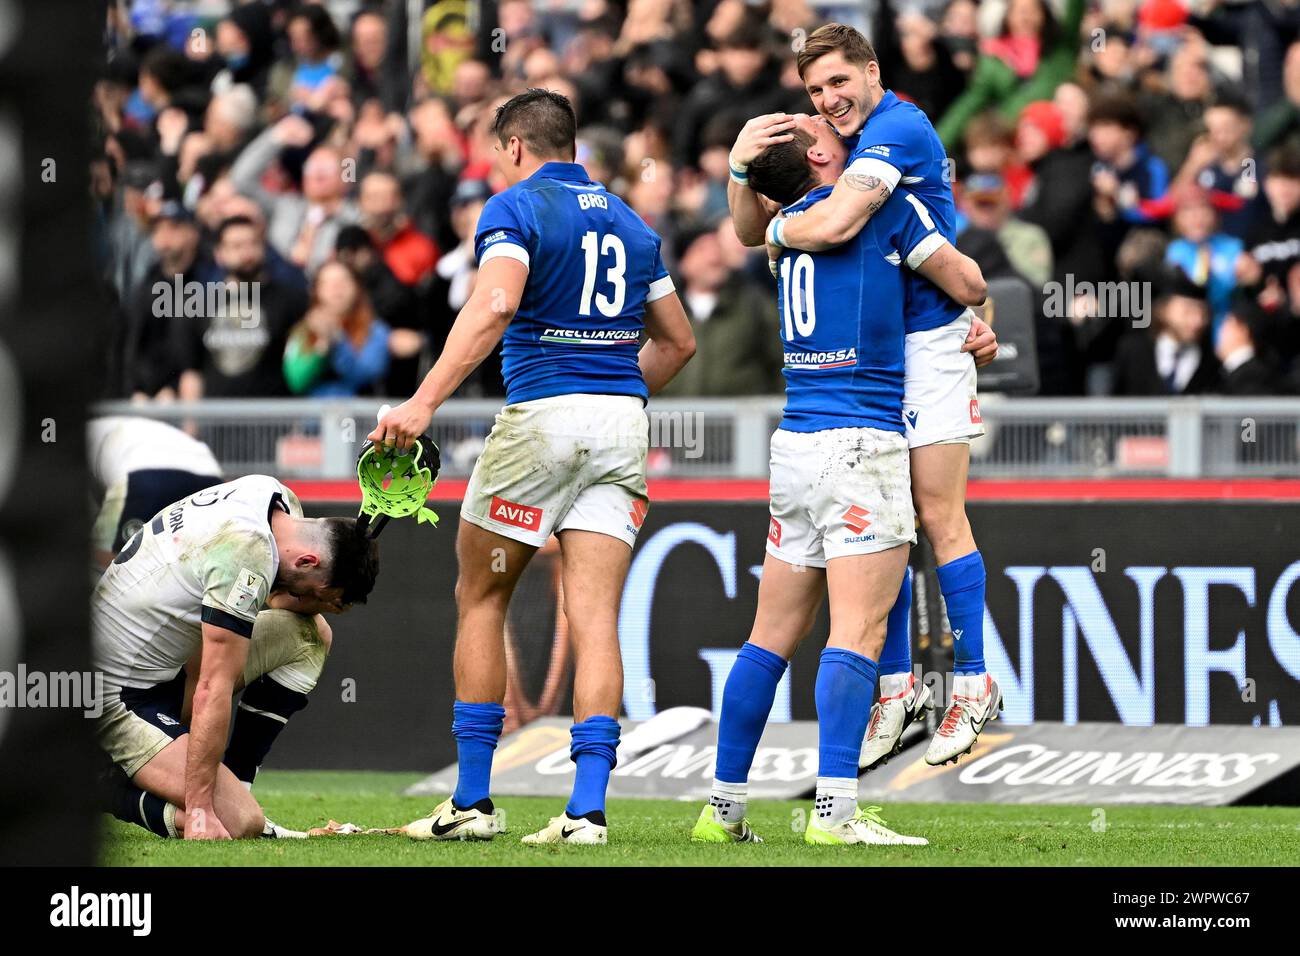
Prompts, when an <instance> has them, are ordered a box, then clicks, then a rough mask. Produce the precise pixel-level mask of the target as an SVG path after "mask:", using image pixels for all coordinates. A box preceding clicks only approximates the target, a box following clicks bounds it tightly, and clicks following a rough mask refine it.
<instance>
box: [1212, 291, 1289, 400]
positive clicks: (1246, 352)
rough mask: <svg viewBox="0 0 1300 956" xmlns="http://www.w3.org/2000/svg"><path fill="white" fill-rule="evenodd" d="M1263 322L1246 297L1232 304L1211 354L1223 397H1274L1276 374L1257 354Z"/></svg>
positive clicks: (1254, 306)
mask: <svg viewBox="0 0 1300 956" xmlns="http://www.w3.org/2000/svg"><path fill="white" fill-rule="evenodd" d="M1267 323H1268V319H1267V317H1266V316H1265V315H1264V312H1263V310H1262V309H1260V307H1259V306H1258V305H1256V304H1255V303H1254V302H1252V301H1251V300H1250V299H1249V298H1244V297H1243V298H1238V299H1237V300H1236V301H1234V302H1233V304H1232V309H1231V311H1229V312H1228V314H1227V317H1226V318H1225V319H1224V320H1223V324H1222V326H1221V327H1220V328H1219V336H1218V343H1217V344H1216V345H1215V354H1217V355H1218V357H1219V361H1220V363H1222V365H1223V381H1222V383H1221V384H1220V391H1222V392H1223V393H1224V394H1225V395H1276V394H1277V392H1278V390H1279V382H1278V378H1277V373H1276V372H1275V371H1274V369H1273V367H1272V366H1271V365H1270V364H1269V362H1268V361H1267V360H1266V359H1265V358H1264V357H1263V356H1261V355H1260V354H1259V351H1258V343H1259V342H1260V340H1261V333H1262V331H1263V329H1264V328H1265V326H1266V325H1267Z"/></svg>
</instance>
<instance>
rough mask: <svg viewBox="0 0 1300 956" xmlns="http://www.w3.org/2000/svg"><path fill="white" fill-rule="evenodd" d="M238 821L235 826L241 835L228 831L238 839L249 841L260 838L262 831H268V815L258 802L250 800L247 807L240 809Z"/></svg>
mask: <svg viewBox="0 0 1300 956" xmlns="http://www.w3.org/2000/svg"><path fill="white" fill-rule="evenodd" d="M238 821H239V822H237V823H236V824H235V826H236V827H238V829H239V833H237V834H236V833H234V832H233V831H229V830H227V832H230V835H231V836H233V837H235V838H236V839H241V840H249V839H252V838H254V837H260V836H261V835H262V831H263V830H265V829H266V814H265V813H263V812H262V808H261V807H259V806H258V805H257V801H256V800H250V801H249V804H248V805H247V806H244V807H242V808H241V809H240V812H239V816H238Z"/></svg>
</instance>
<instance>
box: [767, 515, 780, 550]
mask: <svg viewBox="0 0 1300 956" xmlns="http://www.w3.org/2000/svg"><path fill="white" fill-rule="evenodd" d="M767 540H768V541H771V542H772V543H773V544H774V545H776V546H777V547H778V548H779V547H781V522H779V521H777V520H776V519H775V518H768V520H767Z"/></svg>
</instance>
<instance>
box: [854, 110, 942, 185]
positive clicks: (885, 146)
mask: <svg viewBox="0 0 1300 956" xmlns="http://www.w3.org/2000/svg"><path fill="white" fill-rule="evenodd" d="M929 157H930V147H929V144H928V143H926V142H925V141H924V130H922V129H920V128H919V127H918V126H917V124H915V123H909V122H907V114H906V113H903V112H902V111H898V110H894V111H891V112H889V113H886V114H884V115H882V116H880V117H876V118H873V119H872V121H871V122H870V123H868V124H867V126H866V128H865V129H863V130H862V133H861V135H860V136H859V137H858V143H857V146H856V147H854V149H853V154H852V155H851V156H850V157H849V164H848V166H847V167H846V169H845V172H851V173H855V174H859V175H871V176H875V177H876V178H877V179H882V180H884V181H885V182H887V183H889V188H890V189H896V188H898V181H899V180H900V179H901V178H902V177H903V176H910V175H913V174H914V172H915V171H916V169H917V167H918V166H920V165H921V164H922V163H924V162H926V161H927V160H928V159H929Z"/></svg>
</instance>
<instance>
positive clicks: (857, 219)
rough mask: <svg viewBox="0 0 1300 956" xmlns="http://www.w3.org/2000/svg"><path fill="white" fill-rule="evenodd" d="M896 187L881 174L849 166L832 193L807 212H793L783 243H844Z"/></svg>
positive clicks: (816, 247) (812, 248) (811, 247)
mask: <svg viewBox="0 0 1300 956" xmlns="http://www.w3.org/2000/svg"><path fill="white" fill-rule="evenodd" d="M892 192H893V190H892V188H891V187H890V185H889V183H887V182H885V181H884V180H883V179H881V178H880V177H878V176H873V175H870V174H864V173H857V172H854V171H853V170H851V169H849V170H845V172H844V174H843V175H842V176H840V178H839V179H838V180H837V181H836V183H835V188H834V189H833V190H832V191H831V194H830V195H829V196H827V197H826V198H825V199H823V200H822V201H821V202H819V203H817V204H816V205H815V206H813V207H812V208H811V209H809V210H808V211H807V212H804V213H802V214H800V215H798V216H791V217H790V218H788V219H786V220H784V225H783V226H782V234H781V241H782V244H783V245H785V246H787V247H788V248H791V249H806V250H807V251H809V252H819V251H821V250H822V249H830V248H832V247H834V246H838V245H842V244H844V243H846V242H848V241H849V240H850V239H852V238H853V237H854V236H856V235H857V234H858V231H859V230H860V229H861V228H862V227H863V226H864V225H866V223H867V220H868V219H870V218H871V217H872V216H874V215H875V214H876V213H877V212H878V211H879V210H880V208H881V207H882V206H883V205H884V204H885V203H886V202H887V201H888V200H889V196H890V193H892Z"/></svg>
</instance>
